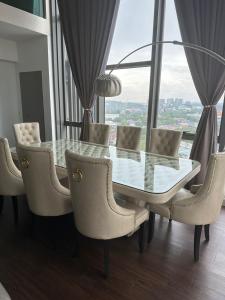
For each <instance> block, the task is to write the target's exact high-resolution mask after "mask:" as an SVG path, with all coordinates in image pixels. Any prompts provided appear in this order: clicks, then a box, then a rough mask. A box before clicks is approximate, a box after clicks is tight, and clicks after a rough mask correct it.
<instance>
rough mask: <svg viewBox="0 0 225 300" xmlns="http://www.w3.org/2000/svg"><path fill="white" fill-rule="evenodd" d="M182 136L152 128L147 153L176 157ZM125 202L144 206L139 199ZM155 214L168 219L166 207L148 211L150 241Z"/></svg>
mask: <svg viewBox="0 0 225 300" xmlns="http://www.w3.org/2000/svg"><path fill="white" fill-rule="evenodd" d="M182 134H183V132H182V131H177V130H168V129H161V128H152V129H151V140H150V148H149V152H151V153H154V154H158V155H166V156H172V157H177V156H178V150H179V147H180V143H181V138H182ZM127 200H128V201H131V202H134V203H136V204H138V205H139V206H145V203H144V201H142V200H141V199H134V198H131V197H127ZM148 207H149V206H148ZM155 214H159V215H160V216H162V217H168V210H167V207H166V206H165V207H164V206H160V205H159V206H157V204H155V205H154V210H153V211H152V210H150V216H149V220H150V221H151V223H149V225H150V228H149V232H150V239H152V237H153V231H154V227H153V224H154V220H155ZM170 221H171V220H170Z"/></svg>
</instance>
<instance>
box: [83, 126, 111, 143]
mask: <svg viewBox="0 0 225 300" xmlns="http://www.w3.org/2000/svg"><path fill="white" fill-rule="evenodd" d="M109 133H110V126H109V125H107V124H100V123H92V124H89V140H88V141H89V142H90V143H95V144H100V145H106V146H107V145H108V144H109Z"/></svg>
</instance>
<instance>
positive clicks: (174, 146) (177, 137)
mask: <svg viewBox="0 0 225 300" xmlns="http://www.w3.org/2000/svg"><path fill="white" fill-rule="evenodd" d="M182 134H183V132H182V131H178V130H169V129H162V128H152V129H151V139H150V146H149V152H151V153H155V154H160V155H166V156H173V157H176V156H178V150H179V147H180V142H181V138H182Z"/></svg>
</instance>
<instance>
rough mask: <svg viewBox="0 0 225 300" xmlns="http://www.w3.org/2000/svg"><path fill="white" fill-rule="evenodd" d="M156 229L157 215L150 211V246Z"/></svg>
mask: <svg viewBox="0 0 225 300" xmlns="http://www.w3.org/2000/svg"><path fill="white" fill-rule="evenodd" d="M154 227H155V213H153V212H152V211H150V215H149V221H148V244H149V243H150V242H151V240H152V238H153V235H154Z"/></svg>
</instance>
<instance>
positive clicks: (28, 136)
mask: <svg viewBox="0 0 225 300" xmlns="http://www.w3.org/2000/svg"><path fill="white" fill-rule="evenodd" d="M14 132H15V137H16V142H17V143H18V144H22V145H29V144H33V143H40V142H41V138H40V128H39V123H38V122H33V123H20V124H14Z"/></svg>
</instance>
